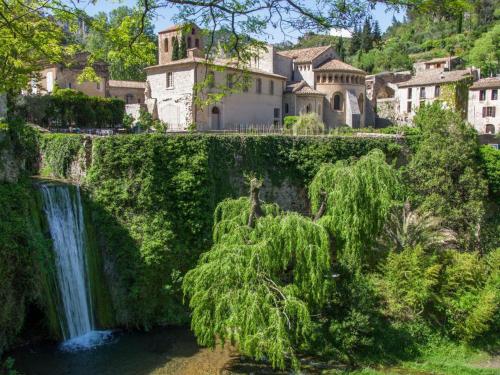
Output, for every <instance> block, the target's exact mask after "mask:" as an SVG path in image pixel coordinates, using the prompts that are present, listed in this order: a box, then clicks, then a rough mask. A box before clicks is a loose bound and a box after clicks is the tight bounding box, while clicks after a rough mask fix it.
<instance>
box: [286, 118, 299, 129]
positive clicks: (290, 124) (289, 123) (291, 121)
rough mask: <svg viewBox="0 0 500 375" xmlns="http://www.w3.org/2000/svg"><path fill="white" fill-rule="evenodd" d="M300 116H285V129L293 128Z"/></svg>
mask: <svg viewBox="0 0 500 375" xmlns="http://www.w3.org/2000/svg"><path fill="white" fill-rule="evenodd" d="M298 119H299V116H285V118H284V119H283V125H284V127H285V129H292V127H293V125H295V123H296V122H297V120H298Z"/></svg>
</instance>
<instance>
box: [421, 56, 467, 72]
mask: <svg viewBox="0 0 500 375" xmlns="http://www.w3.org/2000/svg"><path fill="white" fill-rule="evenodd" d="M462 63H463V61H462V59H460V58H459V57H457V56H448V57H437V58H434V59H431V60H427V61H419V62H416V63H415V64H413V69H414V70H415V73H416V74H418V73H420V72H426V71H429V70H438V71H441V72H444V71H450V70H457V69H458V67H459V66H460V65H461V64H462Z"/></svg>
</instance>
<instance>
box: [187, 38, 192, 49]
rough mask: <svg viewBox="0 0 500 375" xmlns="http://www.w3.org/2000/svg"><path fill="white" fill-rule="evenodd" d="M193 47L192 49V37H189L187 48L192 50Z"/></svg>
mask: <svg viewBox="0 0 500 375" xmlns="http://www.w3.org/2000/svg"><path fill="white" fill-rule="evenodd" d="M191 47H192V46H191V37H190V36H188V38H187V48H188V49H189V48H191Z"/></svg>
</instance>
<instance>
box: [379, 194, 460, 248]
mask: <svg viewBox="0 0 500 375" xmlns="http://www.w3.org/2000/svg"><path fill="white" fill-rule="evenodd" d="M455 241H456V234H455V233H453V231H450V230H448V229H446V228H444V227H443V225H442V220H441V219H440V218H438V217H435V216H431V214H430V213H429V212H419V211H418V210H411V208H410V205H409V204H408V203H405V204H404V205H403V208H402V209H401V208H400V207H395V208H394V210H393V211H392V212H391V214H390V216H389V217H388V219H387V221H386V223H385V226H384V230H383V233H382V235H381V238H380V239H379V244H380V247H381V248H382V249H386V250H394V251H403V250H405V249H410V248H416V247H417V246H419V247H421V248H422V249H423V250H424V251H429V250H439V249H444V248H449V247H451V246H453V245H454V244H455Z"/></svg>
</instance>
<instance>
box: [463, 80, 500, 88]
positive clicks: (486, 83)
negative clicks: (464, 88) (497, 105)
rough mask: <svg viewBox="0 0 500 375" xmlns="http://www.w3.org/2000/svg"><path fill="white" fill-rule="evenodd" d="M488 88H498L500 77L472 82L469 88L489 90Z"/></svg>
mask: <svg viewBox="0 0 500 375" xmlns="http://www.w3.org/2000/svg"><path fill="white" fill-rule="evenodd" d="M489 88H500V77H490V78H483V79H480V80H479V81H476V82H474V84H473V85H472V86H471V88H470V89H471V90H477V89H489Z"/></svg>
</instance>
